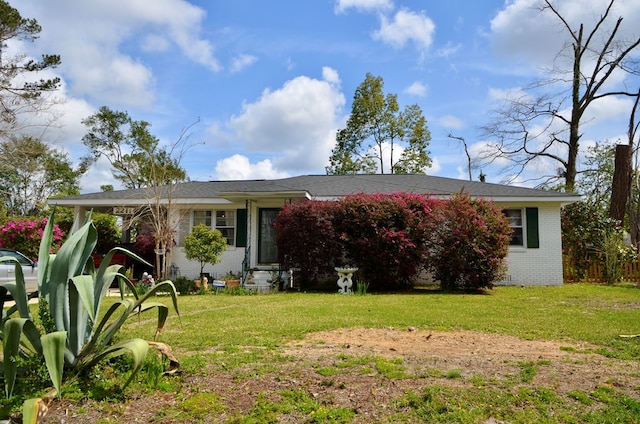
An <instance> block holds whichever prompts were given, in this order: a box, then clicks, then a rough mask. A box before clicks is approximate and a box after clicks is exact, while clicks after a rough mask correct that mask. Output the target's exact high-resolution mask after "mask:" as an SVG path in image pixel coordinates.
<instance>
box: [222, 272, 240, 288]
mask: <svg viewBox="0 0 640 424" xmlns="http://www.w3.org/2000/svg"><path fill="white" fill-rule="evenodd" d="M221 279H222V281H224V282H225V286H226V288H228V289H234V288H237V287H240V273H237V274H236V273H233V272H232V271H229V272H228V273H227V274H226V275H225V276H224V277H222V278H221Z"/></svg>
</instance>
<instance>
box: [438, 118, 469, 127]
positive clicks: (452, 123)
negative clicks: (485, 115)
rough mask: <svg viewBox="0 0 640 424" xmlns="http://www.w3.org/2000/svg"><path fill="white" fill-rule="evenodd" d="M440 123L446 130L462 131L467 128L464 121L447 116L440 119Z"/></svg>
mask: <svg viewBox="0 0 640 424" xmlns="http://www.w3.org/2000/svg"><path fill="white" fill-rule="evenodd" d="M438 123H440V125H441V126H443V127H445V128H450V129H454V130H460V129H462V128H464V127H465V124H464V121H463V120H462V119H460V118H458V117H457V116H453V115H445V116H441V117H440V118H438Z"/></svg>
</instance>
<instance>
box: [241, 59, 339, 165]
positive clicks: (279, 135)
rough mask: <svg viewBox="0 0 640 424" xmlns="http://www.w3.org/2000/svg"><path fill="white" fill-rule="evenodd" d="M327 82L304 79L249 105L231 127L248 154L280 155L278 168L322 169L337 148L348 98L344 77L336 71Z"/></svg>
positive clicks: (327, 74) (328, 71)
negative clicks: (341, 86) (342, 87)
mask: <svg viewBox="0 0 640 424" xmlns="http://www.w3.org/2000/svg"><path fill="white" fill-rule="evenodd" d="M323 77H324V78H325V79H323V80H318V79H312V78H309V77H306V76H299V77H296V78H294V79H292V80H290V81H287V82H286V83H285V84H284V86H283V87H281V88H279V89H277V90H274V91H272V90H269V89H266V90H264V92H263V93H262V95H261V96H260V98H259V99H258V100H256V101H255V102H253V103H245V104H244V105H243V110H242V113H241V114H239V115H237V116H233V117H232V118H231V120H230V121H229V127H230V128H231V130H232V131H233V133H234V135H235V137H236V138H237V139H238V140H239V143H240V145H241V146H242V147H241V148H242V149H244V151H245V152H246V153H249V154H250V153H254V152H255V153H260V152H261V153H271V154H273V153H276V158H275V159H274V164H276V165H277V166H278V168H279V169H289V170H297V171H301V172H304V171H307V170H317V169H319V168H320V169H321V168H323V167H324V166H325V165H326V164H327V162H328V158H329V156H330V154H331V149H332V148H333V146H334V144H335V131H336V128H337V127H338V120H339V119H340V118H339V114H340V113H341V111H342V108H343V107H344V104H345V98H344V95H343V94H342V92H340V90H339V86H337V84H338V83H339V81H340V79H339V77H338V74H337V72H335V71H334V70H333V69H331V68H324V69H323Z"/></svg>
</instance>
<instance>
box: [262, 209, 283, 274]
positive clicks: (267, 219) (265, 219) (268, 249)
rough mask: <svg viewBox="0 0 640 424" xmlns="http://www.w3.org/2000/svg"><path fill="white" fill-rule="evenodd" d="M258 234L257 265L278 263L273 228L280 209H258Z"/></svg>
mask: <svg viewBox="0 0 640 424" xmlns="http://www.w3.org/2000/svg"><path fill="white" fill-rule="evenodd" d="M258 213H259V222H258V227H259V232H258V264H273V263H277V262H278V248H277V246H276V229H275V227H274V226H273V223H274V222H275V220H276V218H277V217H278V214H279V213H280V209H277V208H263V209H259V212H258Z"/></svg>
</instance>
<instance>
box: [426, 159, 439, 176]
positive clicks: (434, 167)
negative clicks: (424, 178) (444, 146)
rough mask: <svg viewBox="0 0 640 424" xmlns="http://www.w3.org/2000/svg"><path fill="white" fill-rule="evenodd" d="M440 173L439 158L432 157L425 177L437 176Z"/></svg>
mask: <svg viewBox="0 0 640 424" xmlns="http://www.w3.org/2000/svg"><path fill="white" fill-rule="evenodd" d="M440 171H442V163H441V162H440V158H438V157H437V156H434V157H432V158H431V167H430V168H427V170H426V173H427V175H438V174H439V173H440Z"/></svg>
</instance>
